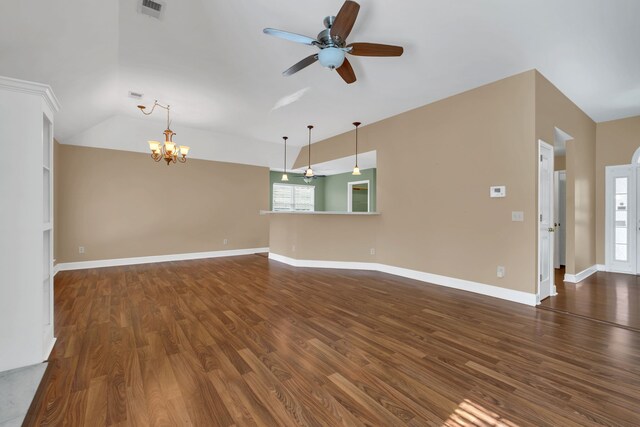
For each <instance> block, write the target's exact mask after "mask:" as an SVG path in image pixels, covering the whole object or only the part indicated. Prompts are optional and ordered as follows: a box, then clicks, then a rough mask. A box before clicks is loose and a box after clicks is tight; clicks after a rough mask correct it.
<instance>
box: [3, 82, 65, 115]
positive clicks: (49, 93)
mask: <svg viewBox="0 0 640 427" xmlns="http://www.w3.org/2000/svg"><path fill="white" fill-rule="evenodd" d="M0 89H6V90H11V91H14V92H22V93H28V94H32V95H40V96H42V98H43V99H44V100H45V101H46V103H47V105H48V106H49V108H51V110H52V111H54V112H55V111H59V110H60V102H59V101H58V98H56V95H55V94H54V93H53V90H52V89H51V86H49V85H45V84H42V83H35V82H29V81H26V80H19V79H12V78H10V77H4V76H0Z"/></svg>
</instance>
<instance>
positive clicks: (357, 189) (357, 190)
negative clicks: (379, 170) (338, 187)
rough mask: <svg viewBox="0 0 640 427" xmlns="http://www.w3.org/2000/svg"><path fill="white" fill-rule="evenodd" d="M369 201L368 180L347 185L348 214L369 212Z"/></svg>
mask: <svg viewBox="0 0 640 427" xmlns="http://www.w3.org/2000/svg"><path fill="white" fill-rule="evenodd" d="M343 188H344V187H343ZM343 200H344V199H343ZM370 201H371V198H370V197H369V180H366V181H353V182H348V183H347V208H348V209H347V210H348V212H369V206H370Z"/></svg>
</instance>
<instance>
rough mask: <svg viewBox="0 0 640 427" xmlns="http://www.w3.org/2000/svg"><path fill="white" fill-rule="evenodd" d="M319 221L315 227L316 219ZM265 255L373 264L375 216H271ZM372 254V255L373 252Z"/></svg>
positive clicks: (375, 257)
mask: <svg viewBox="0 0 640 427" xmlns="http://www.w3.org/2000/svg"><path fill="white" fill-rule="evenodd" d="M319 216H321V217H322V219H321V220H322V223H321V226H320V227H319V226H318V217H319ZM270 217H271V218H270V220H271V227H270V240H269V251H270V252H273V253H276V254H278V255H284V256H287V257H290V258H295V259H312V260H322V261H351V262H377V256H376V254H375V253H374V255H371V249H372V248H373V249H375V248H376V246H377V235H376V233H375V232H372V230H375V229H376V228H377V227H378V226H379V224H380V216H376V215H359V216H349V215H308V214H282V213H279V214H271V215H270ZM374 252H375V251H374Z"/></svg>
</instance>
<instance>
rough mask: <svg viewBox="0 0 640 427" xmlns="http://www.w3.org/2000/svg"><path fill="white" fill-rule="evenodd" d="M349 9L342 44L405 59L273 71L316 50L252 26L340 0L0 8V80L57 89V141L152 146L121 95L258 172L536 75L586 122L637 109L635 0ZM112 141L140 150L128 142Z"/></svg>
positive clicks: (278, 23)
mask: <svg viewBox="0 0 640 427" xmlns="http://www.w3.org/2000/svg"><path fill="white" fill-rule="evenodd" d="M359 3H360V4H361V11H360V15H359V17H358V20H357V22H356V25H355V27H354V29H353V32H352V33H351V36H350V37H349V39H350V41H351V42H353V41H370V42H381V43H388V44H399V45H402V46H404V48H405V53H404V55H403V56H402V57H399V58H364V57H350V60H351V63H352V65H353V67H354V69H355V72H356V75H357V76H358V81H357V82H356V83H355V84H352V85H346V84H345V83H344V82H343V81H342V80H341V79H340V78H339V76H338V75H337V74H336V73H335V72H332V71H330V70H328V69H323V68H322V67H320V65H319V64H314V65H313V66H311V67H309V68H306V69H304V70H302V71H300V72H299V73H297V74H295V75H293V76H291V77H282V76H281V72H282V71H283V70H285V69H287V68H288V67H289V66H291V65H293V64H294V63H295V62H297V61H299V60H300V59H302V58H304V57H305V56H307V55H309V54H311V53H313V52H314V49H315V48H314V47H311V46H304V45H298V44H294V43H290V42H287V41H285V40H281V39H277V38H273V37H269V36H266V35H264V34H263V33H262V29H263V28H264V27H275V28H279V29H284V30H287V31H292V32H296V33H301V34H306V35H310V36H312V37H315V35H316V34H317V33H318V32H319V31H320V30H322V29H323V26H322V20H323V18H324V17H325V16H327V15H332V14H336V13H337V11H338V10H339V8H340V6H341V5H342V0H316V1H300V0H278V1H274V0H233V1H229V0H166V12H165V15H164V17H163V19H162V20H156V19H153V18H150V17H148V16H144V15H141V14H139V13H138V12H137V1H135V0H119V1H97V0H61V1H41V0H2V2H1V4H0V75H5V76H9V77H15V78H20V79H25V80H32V81H38V82H42V83H48V84H50V85H51V86H52V87H53V89H54V92H55V93H56V94H57V96H58V98H59V99H60V101H61V104H62V106H63V109H62V111H61V112H60V114H59V116H58V118H57V122H56V136H57V138H58V139H59V140H61V142H66V143H69V142H72V141H74V140H78V135H80V134H81V133H83V132H86V131H87V130H89V129H91V128H92V127H94V126H96V125H99V124H101V123H107V121H109V120H111V121H112V122H113V121H114V120H115V119H114V117H118V120H119V121H123V120H124V121H128V122H131V123H133V122H135V123H138V122H139V123H153V124H154V129H155V128H157V132H156V133H157V134H158V135H155V134H154V135H153V136H151V135H150V136H149V137H154V138H159V137H161V135H160V132H161V131H162V129H163V126H162V125H163V119H164V117H163V116H162V114H158V115H155V114H154V116H152V117H142V114H140V112H139V111H138V110H137V109H136V108H135V105H136V104H138V103H140V102H139V101H138V100H134V99H131V98H129V97H128V96H127V95H128V91H130V90H133V91H137V92H142V93H144V96H145V102H147V103H152V102H153V100H154V99H158V100H160V101H161V102H164V103H170V104H171V105H172V111H173V117H172V119H173V126H172V127H173V128H174V130H175V131H176V132H177V133H178V136H180V135H181V132H180V130H181V128H182V127H184V128H190V129H195V130H199V131H202V132H201V134H200V135H201V136H202V137H203V140H200V141H188V145H191V146H192V153H193V155H194V157H199V155H198V153H199V152H200V154H201V157H204V158H209V157H210V158H220V157H219V156H218V157H217V155H216V153H219V152H220V150H229V152H235V151H237V152H238V153H247V152H250V151H252V147H259V146H261V147H264V150H265V152H267V151H268V152H271V151H273V152H274V153H275V154H274V156H271V155H268V156H265V159H264V161H260V160H259V159H257V158H256V159H255V160H251V161H249V162H248V163H254V164H260V163H264V165H267V166H280V165H279V164H277V163H276V164H271V163H274V162H277V161H278V160H277V159H279V158H280V156H279V153H277V152H276V150H279V149H280V148H279V147H281V146H280V145H279V142H280V141H281V139H280V137H281V136H282V135H288V136H290V137H291V139H290V140H289V141H290V143H291V145H292V146H302V145H304V144H305V143H306V140H307V134H306V127H305V126H306V125H307V124H308V123H312V124H314V125H316V129H315V130H314V132H315V133H314V140H319V139H323V138H326V137H329V136H333V135H336V134H339V133H342V132H345V131H348V130H350V129H351V127H352V126H351V122H352V121H354V120H359V121H361V122H363V123H364V124H367V123H371V122H374V121H377V120H380V119H383V118H385V117H389V116H391V115H395V114H398V113H400V112H403V111H406V110H409V109H411V108H414V107H417V106H420V105H424V104H427V103H430V102H433V101H435V100H438V99H441V98H444V97H447V96H450V95H453V94H455V93H459V92H461V91H464V90H467V89H471V88H474V87H477V86H480V85H482V84H485V83H488V82H491V81H494V80H498V79H500V78H503V77H507V76H509V75H512V74H516V73H518V72H522V71H526V70H529V69H532V68H537V69H538V70H540V71H541V72H542V73H543V74H544V75H545V76H546V77H547V78H548V79H549V80H551V81H552V82H553V83H554V84H555V85H556V86H557V87H558V88H559V89H560V90H561V91H562V92H564V93H565V94H566V95H567V96H568V97H569V98H570V99H571V100H573V101H574V102H575V103H576V104H577V105H578V106H579V107H581V108H582V109H583V110H584V111H585V112H586V113H587V114H588V115H589V116H591V117H592V118H593V119H594V120H596V121H604V120H610V119H616V118H621V117H627V116H632V115H639V114H640V55H638V48H637V46H638V42H640V25H638V24H637V19H638V17H639V16H640V2H639V1H637V0H616V1H611V0H562V1H558V0H520V1H514V0H483V1H463V0H404V1H386V0H377V1H376V0H359ZM145 121H146V122H145ZM104 127H107V126H106V125H105V126H104ZM214 140H215V141H214ZM180 142H181V143H185V144H187V142H186V141H180ZM112 144H113V146H112V148H118V149H130V150H133V151H144V150H146V147H145V145H144V141H138V140H137V139H132V138H119V140H118V141H112ZM207 144H212V147H215V149H213V148H212V149H211V150H210V151H207V149H206V148H205V147H204V146H205V145H207ZM89 145H90V143H89ZM202 154H205V155H202ZM239 155H240V154H239ZM233 158H234V156H232V155H231V156H229V159H227V160H229V161H231V160H233Z"/></svg>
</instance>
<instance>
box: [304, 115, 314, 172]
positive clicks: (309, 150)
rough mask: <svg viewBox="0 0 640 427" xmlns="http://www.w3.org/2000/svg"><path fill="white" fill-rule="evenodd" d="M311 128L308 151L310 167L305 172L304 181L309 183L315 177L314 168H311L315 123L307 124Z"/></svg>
mask: <svg viewBox="0 0 640 427" xmlns="http://www.w3.org/2000/svg"><path fill="white" fill-rule="evenodd" d="M307 129H309V145H308V147H307V153H308V154H309V167H308V168H307V170H306V171H305V172H304V178H305V179H304V182H306V183H307V184H308V183H310V182H311V178H313V169H311V129H313V125H309V126H307Z"/></svg>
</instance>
